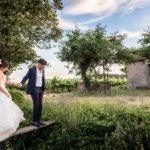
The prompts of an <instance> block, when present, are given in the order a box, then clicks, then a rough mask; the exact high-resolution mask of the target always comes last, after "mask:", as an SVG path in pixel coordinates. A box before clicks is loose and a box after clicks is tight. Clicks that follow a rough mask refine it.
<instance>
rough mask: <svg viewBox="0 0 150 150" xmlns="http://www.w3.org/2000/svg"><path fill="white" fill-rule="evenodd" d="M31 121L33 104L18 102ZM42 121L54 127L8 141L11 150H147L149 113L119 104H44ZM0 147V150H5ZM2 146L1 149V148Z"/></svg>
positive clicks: (148, 144) (149, 130)
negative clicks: (52, 121) (48, 122)
mask: <svg viewBox="0 0 150 150" xmlns="http://www.w3.org/2000/svg"><path fill="white" fill-rule="evenodd" d="M18 105H20V106H21V108H22V109H23V111H24V112H25V116H26V118H28V119H27V120H26V121H25V122H24V123H23V124H22V125H21V127H23V126H27V125H28V124H30V121H31V114H32V104H31V101H29V100H24V101H23V102H20V101H19V102H18ZM43 119H44V120H50V119H51V120H54V121H55V122H56V123H55V124H54V125H53V126H50V127H47V128H43V129H39V130H38V131H34V132H30V133H28V134H24V135H20V136H16V137H14V138H11V139H9V142H10V143H11V145H12V146H11V149H13V150H148V149H150V142H149V141H150V110H149V109H144V108H143V107H137V108H135V107H129V108H128V107H125V106H123V105H121V104H114V105H110V104H108V103H92V102H90V101H87V102H82V103H80V102H70V103H69V102H68V103H66V102H64V101H63V102H59V103H53V102H47V103H45V104H44V108H43ZM3 144H4V143H1V145H0V146H1V147H0V150H1V149H2V150H4V149H5V148H4V145H3ZM2 146H3V147H2Z"/></svg>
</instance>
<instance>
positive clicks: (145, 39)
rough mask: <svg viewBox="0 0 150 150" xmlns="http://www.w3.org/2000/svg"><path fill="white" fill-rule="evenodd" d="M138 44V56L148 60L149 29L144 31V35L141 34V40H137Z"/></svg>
mask: <svg viewBox="0 0 150 150" xmlns="http://www.w3.org/2000/svg"><path fill="white" fill-rule="evenodd" d="M139 43H141V48H139V49H138V50H137V51H138V52H139V54H140V56H142V57H144V58H146V59H150V27H148V28H147V29H146V30H145V33H143V38H142V39H140V40H139Z"/></svg>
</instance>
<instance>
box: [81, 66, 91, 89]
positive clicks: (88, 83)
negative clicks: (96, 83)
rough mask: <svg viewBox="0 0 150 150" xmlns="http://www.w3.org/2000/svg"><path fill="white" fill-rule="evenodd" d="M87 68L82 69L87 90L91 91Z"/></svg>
mask: <svg viewBox="0 0 150 150" xmlns="http://www.w3.org/2000/svg"><path fill="white" fill-rule="evenodd" d="M86 72H87V69H82V80H83V83H84V86H85V88H86V89H87V91H90V80H89V79H88V77H87V74H86Z"/></svg>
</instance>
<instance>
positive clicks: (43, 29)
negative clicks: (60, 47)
mask: <svg viewBox="0 0 150 150" xmlns="http://www.w3.org/2000/svg"><path fill="white" fill-rule="evenodd" d="M61 9H62V3H61V0H21V1H20V0H1V1H0V23H1V24H0V58H3V59H7V60H8V61H10V62H11V63H12V64H13V66H17V65H18V64H20V63H26V62H27V61H32V60H34V59H35V58H36V57H37V55H36V52H35V51H34V49H33V48H34V47H35V46H37V47H39V48H49V47H50V46H51V40H53V41H57V40H58V39H59V38H60V37H61V32H62V31H61V30H60V29H59V28H58V18H57V10H61Z"/></svg>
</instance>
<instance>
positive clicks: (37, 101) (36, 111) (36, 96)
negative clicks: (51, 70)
mask: <svg viewBox="0 0 150 150" xmlns="http://www.w3.org/2000/svg"><path fill="white" fill-rule="evenodd" d="M31 97H32V100H33V122H35V121H37V122H39V121H40V119H41V114H42V99H43V90H42V88H40V87H36V88H35V90H34V91H33V93H32V94H31Z"/></svg>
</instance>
